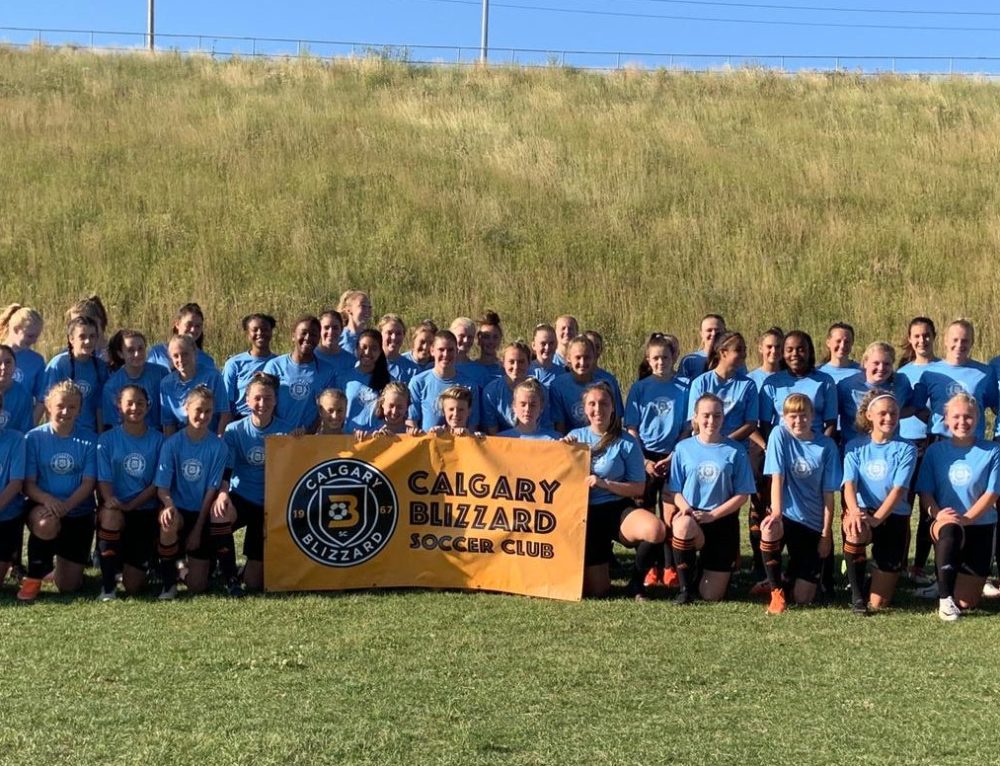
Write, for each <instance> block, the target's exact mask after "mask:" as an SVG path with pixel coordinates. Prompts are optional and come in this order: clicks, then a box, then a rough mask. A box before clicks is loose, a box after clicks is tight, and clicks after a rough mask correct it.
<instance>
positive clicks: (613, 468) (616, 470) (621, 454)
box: [567, 427, 646, 505]
mask: <svg viewBox="0 0 1000 766" xmlns="http://www.w3.org/2000/svg"><path fill="white" fill-rule="evenodd" d="M567 435H568V436H574V437H576V440H577V441H578V442H579V443H580V444H586V445H588V446H590V448H591V449H593V447H594V445H596V444H597V443H598V442H599V441H600V440H601V437H600V436H598V435H597V434H595V433H594V432H593V431H591V430H590V428H589V427H585V428H575V429H573V430H572V431H570V432H569V434H567ZM590 472H591V473H592V474H594V475H595V476H597V477H598V478H599V479H605V480H606V481H645V480H646V468H645V462H644V461H643V458H642V449H641V448H640V447H639V444H638V442H636V440H635V439H633V438H632V437H631V436H630V435H629V434H626V433H623V434H622V435H621V436H620V437H619V438H617V439H615V440H614V441H613V442H611V444H609V445H608V447H607V448H606V449H605V450H604V451H603V452H601V453H600V454H599V455H595V454H593V452H592V453H591V455H590ZM621 499H622V497H621V496H620V495H616V494H614V493H613V492H609V491H608V490H606V489H601V488H598V487H591V489H590V497H589V500H588V503H589V504H590V505H600V504H601V503H611V502H615V501H617V500H621Z"/></svg>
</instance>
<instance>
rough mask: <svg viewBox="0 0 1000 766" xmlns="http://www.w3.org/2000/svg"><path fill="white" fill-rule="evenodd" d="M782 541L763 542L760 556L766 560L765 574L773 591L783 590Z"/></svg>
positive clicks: (761, 542)
mask: <svg viewBox="0 0 1000 766" xmlns="http://www.w3.org/2000/svg"><path fill="white" fill-rule="evenodd" d="M781 545H782V541H781V540H773V541H771V540H761V541H760V555H761V557H762V558H763V559H764V574H766V575H767V582H768V584H769V585H770V586H771V590H779V589H780V588H781Z"/></svg>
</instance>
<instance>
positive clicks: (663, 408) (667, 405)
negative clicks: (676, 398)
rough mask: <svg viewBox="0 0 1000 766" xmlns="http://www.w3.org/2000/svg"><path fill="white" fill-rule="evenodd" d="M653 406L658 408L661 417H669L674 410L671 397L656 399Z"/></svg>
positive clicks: (657, 412)
mask: <svg viewBox="0 0 1000 766" xmlns="http://www.w3.org/2000/svg"><path fill="white" fill-rule="evenodd" d="M653 407H654V408H655V409H656V414H657V415H659V416H660V417H667V416H668V415H669V414H670V413H671V412H673V411H674V403H673V401H672V400H671V399H654V400H653Z"/></svg>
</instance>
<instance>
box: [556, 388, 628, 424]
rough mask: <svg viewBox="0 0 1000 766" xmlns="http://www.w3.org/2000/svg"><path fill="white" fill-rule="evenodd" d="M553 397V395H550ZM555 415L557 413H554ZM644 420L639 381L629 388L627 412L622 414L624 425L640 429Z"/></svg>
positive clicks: (626, 404)
mask: <svg viewBox="0 0 1000 766" xmlns="http://www.w3.org/2000/svg"><path fill="white" fill-rule="evenodd" d="M550 398H551V397H550ZM552 414H553V415H555V413H554V412H553V413H552ZM641 422H642V416H641V414H640V412H639V386H638V381H636V384H633V386H632V388H630V389H629V392H628V399H627V400H626V402H625V414H624V415H623V416H622V425H624V426H625V427H626V428H634V429H635V430H637V431H638V430H639V423H641Z"/></svg>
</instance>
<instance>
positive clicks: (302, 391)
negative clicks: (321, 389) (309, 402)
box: [288, 380, 312, 402]
mask: <svg viewBox="0 0 1000 766" xmlns="http://www.w3.org/2000/svg"><path fill="white" fill-rule="evenodd" d="M311 391H312V383H311V382H309V381H308V380H295V381H292V384H291V385H290V386H288V393H290V394H291V395H292V398H293V399H294V400H295V401H297V402H301V401H302V400H303V399H305V398H306V397H307V396H309V394H310V392H311Z"/></svg>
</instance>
